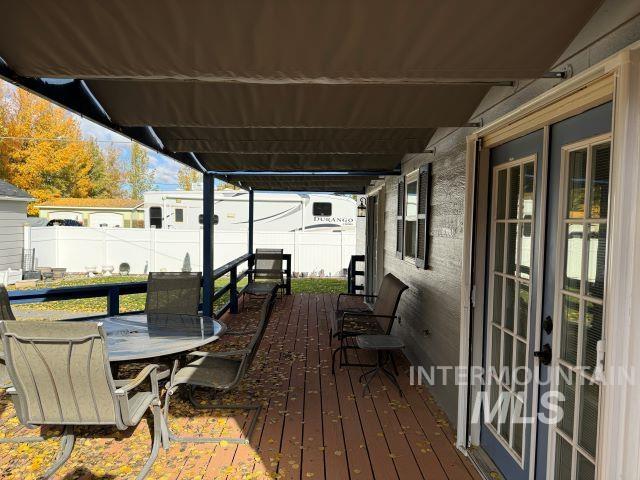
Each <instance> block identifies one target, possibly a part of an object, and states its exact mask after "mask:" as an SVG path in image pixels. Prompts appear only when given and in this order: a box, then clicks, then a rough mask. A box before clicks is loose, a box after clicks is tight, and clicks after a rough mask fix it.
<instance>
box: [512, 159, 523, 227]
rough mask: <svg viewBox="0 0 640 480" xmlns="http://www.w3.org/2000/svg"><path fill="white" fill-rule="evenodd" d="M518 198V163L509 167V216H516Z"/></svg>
mask: <svg viewBox="0 0 640 480" xmlns="http://www.w3.org/2000/svg"><path fill="white" fill-rule="evenodd" d="M521 203H522V201H521V198H520V165H517V166H515V167H511V168H510V169H509V218H518V207H519V205H520V204H521Z"/></svg>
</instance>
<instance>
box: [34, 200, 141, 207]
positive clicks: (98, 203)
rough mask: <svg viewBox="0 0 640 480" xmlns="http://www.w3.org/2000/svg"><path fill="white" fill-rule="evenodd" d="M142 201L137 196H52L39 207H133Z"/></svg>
mask: <svg viewBox="0 0 640 480" xmlns="http://www.w3.org/2000/svg"><path fill="white" fill-rule="evenodd" d="M142 203H143V201H142V200H140V199H137V198H52V199H49V200H47V201H46V202H44V203H42V204H41V205H39V207H83V208H87V207H89V208H91V207H93V208H134V207H137V206H139V205H140V204H142Z"/></svg>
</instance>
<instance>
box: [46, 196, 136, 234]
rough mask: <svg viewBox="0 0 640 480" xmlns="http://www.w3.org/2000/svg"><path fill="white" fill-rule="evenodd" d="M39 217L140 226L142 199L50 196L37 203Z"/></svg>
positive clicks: (120, 225) (99, 225) (94, 225)
mask: <svg viewBox="0 0 640 480" xmlns="http://www.w3.org/2000/svg"><path fill="white" fill-rule="evenodd" d="M38 209H39V210H40V218H45V219H47V220H53V219H71V220H77V221H79V222H81V223H82V224H83V225H84V226H86V227H123V228H129V227H139V228H141V227H144V209H143V202H142V200H137V199H128V198H53V199H51V200H48V201H47V202H45V203H43V204H42V205H38Z"/></svg>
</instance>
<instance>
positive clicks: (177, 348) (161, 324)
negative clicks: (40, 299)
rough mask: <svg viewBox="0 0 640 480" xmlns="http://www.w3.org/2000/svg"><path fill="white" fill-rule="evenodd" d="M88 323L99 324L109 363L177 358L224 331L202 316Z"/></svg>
mask: <svg viewBox="0 0 640 480" xmlns="http://www.w3.org/2000/svg"><path fill="white" fill-rule="evenodd" d="M87 321H93V322H96V321H97V322H99V323H102V326H103V328H104V330H105V333H106V334H107V349H108V352H109V361H110V362H123V361H132V360H143V359H149V358H156V357H163V356H170V355H176V354H180V353H183V352H187V351H189V350H193V349H196V348H200V347H202V346H203V345H206V344H208V343H211V342H215V341H216V340H218V339H219V338H220V337H221V336H222V335H223V334H224V332H225V331H226V329H227V327H226V325H225V324H224V323H222V322H221V321H219V320H216V319H214V318H212V317H206V316H201V315H200V316H198V315H181V314H152V315H146V314H135V315H116V316H112V317H105V318H100V319H94V320H87Z"/></svg>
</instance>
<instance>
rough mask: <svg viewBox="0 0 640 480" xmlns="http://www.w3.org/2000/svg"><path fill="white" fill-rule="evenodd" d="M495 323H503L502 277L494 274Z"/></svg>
mask: <svg viewBox="0 0 640 480" xmlns="http://www.w3.org/2000/svg"><path fill="white" fill-rule="evenodd" d="M492 313H493V315H492V317H493V323H495V324H496V325H502V277H501V276H500V275H494V276H493V312H492Z"/></svg>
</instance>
